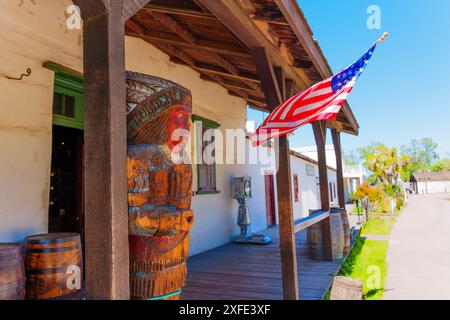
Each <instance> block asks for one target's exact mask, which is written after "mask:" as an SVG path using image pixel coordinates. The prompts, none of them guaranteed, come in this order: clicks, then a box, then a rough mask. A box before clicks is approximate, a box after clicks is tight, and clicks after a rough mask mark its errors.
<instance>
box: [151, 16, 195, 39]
mask: <svg viewBox="0 0 450 320" xmlns="http://www.w3.org/2000/svg"><path fill="white" fill-rule="evenodd" d="M151 15H152V17H153V18H155V19H156V20H158V21H159V22H161V23H162V24H163V25H164V26H165V27H167V28H168V29H169V30H172V32H174V33H175V34H176V35H177V36H179V37H180V38H182V39H184V40H185V41H186V42H187V43H190V44H195V43H196V42H197V39H196V38H195V36H194V35H193V34H192V33H191V32H190V31H189V30H187V29H186V28H184V27H183V26H182V25H180V24H179V23H178V22H177V21H175V20H174V19H172V18H171V17H170V16H168V15H167V14H164V13H161V12H152V13H151Z"/></svg>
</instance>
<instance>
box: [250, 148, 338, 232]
mask: <svg viewBox="0 0 450 320" xmlns="http://www.w3.org/2000/svg"><path fill="white" fill-rule="evenodd" d="M264 149H267V148H264ZM250 150H253V151H252V152H256V151H255V150H254V149H250ZM270 150H271V149H270ZM272 152H273V151H272ZM290 161H291V176H292V177H293V175H294V174H297V175H298V178H299V192H300V195H299V201H298V202H295V198H294V184H293V183H294V180H293V178H292V179H291V183H292V201H293V210H294V219H295V220H298V219H301V218H304V217H307V216H308V215H309V210H310V209H319V208H320V190H319V186H318V185H317V182H318V177H319V169H318V165H317V164H315V163H311V162H308V161H306V160H304V159H301V158H299V157H296V156H294V155H291V157H290ZM306 165H309V166H312V167H313V168H314V175H312V176H309V175H307V173H306ZM250 167H251V168H252V169H251V170H249V172H250V176H251V177H252V181H253V191H254V192H253V199H252V200H251V201H250V203H251V205H253V206H254V207H255V208H251V210H252V218H253V220H254V221H257V223H256V225H255V228H254V229H253V230H258V229H264V228H265V226H266V225H267V221H266V204H265V201H266V198H265V181H264V176H262V175H261V174H260V173H261V171H271V172H272V173H275V172H276V170H275V167H274V166H272V167H269V168H265V167H264V168H263V169H261V166H250ZM328 181H329V182H332V183H335V184H336V183H337V181H336V171H335V170H331V169H328ZM336 186H337V185H336ZM276 196H277V195H276V179H275V200H276ZM336 201H337V199H336ZM275 207H276V205H275ZM276 211H277V212H278V208H276ZM277 222H278V214H277Z"/></svg>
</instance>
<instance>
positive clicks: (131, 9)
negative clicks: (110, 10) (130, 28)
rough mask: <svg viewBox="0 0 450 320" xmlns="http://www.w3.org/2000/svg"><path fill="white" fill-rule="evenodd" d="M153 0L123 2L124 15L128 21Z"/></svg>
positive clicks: (128, 0) (124, 18)
mask: <svg viewBox="0 0 450 320" xmlns="http://www.w3.org/2000/svg"><path fill="white" fill-rule="evenodd" d="M150 1H151V0H127V1H124V2H123V7H122V17H123V20H124V21H127V20H128V19H130V18H131V17H132V16H134V15H135V14H136V13H137V12H138V11H139V10H141V9H142V7H143V6H145V5H146V4H147V3H148V2H150Z"/></svg>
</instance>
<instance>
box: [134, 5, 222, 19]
mask: <svg viewBox="0 0 450 320" xmlns="http://www.w3.org/2000/svg"><path fill="white" fill-rule="evenodd" d="M143 10H145V11H148V12H163V13H167V14H171V15H176V16H187V17H194V18H199V19H208V20H217V18H216V17H215V16H214V15H212V14H210V13H208V12H203V11H196V10H189V9H180V8H175V7H169V6H162V5H154V4H151V3H149V4H147V5H146V6H145V7H144V8H143Z"/></svg>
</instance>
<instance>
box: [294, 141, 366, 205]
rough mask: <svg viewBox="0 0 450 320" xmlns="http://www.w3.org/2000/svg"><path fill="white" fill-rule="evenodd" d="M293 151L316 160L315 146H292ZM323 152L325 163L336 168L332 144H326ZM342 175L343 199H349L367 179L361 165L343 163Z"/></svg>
mask: <svg viewBox="0 0 450 320" xmlns="http://www.w3.org/2000/svg"><path fill="white" fill-rule="evenodd" d="M292 149H293V150H294V151H296V152H298V153H301V154H303V155H305V156H307V157H309V158H311V159H314V160H316V161H317V159H318V157H317V147H316V146H311V147H301V148H292ZM325 152H326V157H327V165H328V166H330V167H332V168H334V169H336V153H335V152H334V146H333V145H331V144H330V145H326V146H325ZM343 176H344V191H345V201H346V202H349V201H350V195H351V194H352V193H353V192H355V191H356V188H357V187H358V186H359V185H360V184H362V183H364V182H365V181H366V180H367V177H368V174H367V171H366V169H365V168H364V166H363V165H361V164H359V165H352V166H347V165H345V164H343Z"/></svg>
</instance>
